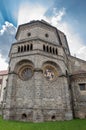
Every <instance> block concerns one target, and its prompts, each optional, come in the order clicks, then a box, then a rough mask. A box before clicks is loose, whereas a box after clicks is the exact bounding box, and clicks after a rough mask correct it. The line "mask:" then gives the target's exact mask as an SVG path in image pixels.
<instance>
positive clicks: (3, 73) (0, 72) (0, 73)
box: [0, 70, 8, 75]
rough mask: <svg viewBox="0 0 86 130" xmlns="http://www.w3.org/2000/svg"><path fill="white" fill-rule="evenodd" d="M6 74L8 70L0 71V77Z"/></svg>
mask: <svg viewBox="0 0 86 130" xmlns="http://www.w3.org/2000/svg"><path fill="white" fill-rule="evenodd" d="M7 74H8V70H2V71H0V75H7Z"/></svg>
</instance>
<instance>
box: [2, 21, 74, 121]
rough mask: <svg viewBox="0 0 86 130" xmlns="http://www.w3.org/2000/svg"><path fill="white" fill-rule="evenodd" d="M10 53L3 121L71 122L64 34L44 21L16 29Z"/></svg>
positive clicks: (68, 53)
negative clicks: (14, 41) (15, 40)
mask: <svg viewBox="0 0 86 130" xmlns="http://www.w3.org/2000/svg"><path fill="white" fill-rule="evenodd" d="M16 39H17V42H16V43H13V44H12V47H11V50H10V54H9V56H10V62H9V75H8V82H7V89H6V98H5V99H4V104H5V105H4V110H3V113H4V114H3V117H4V119H14V120H22V121H33V122H42V121H52V120H70V119H72V110H71V105H70V94H69V82H68V76H67V73H68V72H69V68H68V58H67V55H70V51H69V48H68V44H67V40H66V36H65V35H64V33H62V32H61V31H59V30H58V29H56V28H55V27H53V26H51V25H50V24H48V23H47V22H45V21H43V20H42V21H38V20H37V21H31V22H30V23H27V24H23V25H20V26H19V27H18V31H17V33H16Z"/></svg>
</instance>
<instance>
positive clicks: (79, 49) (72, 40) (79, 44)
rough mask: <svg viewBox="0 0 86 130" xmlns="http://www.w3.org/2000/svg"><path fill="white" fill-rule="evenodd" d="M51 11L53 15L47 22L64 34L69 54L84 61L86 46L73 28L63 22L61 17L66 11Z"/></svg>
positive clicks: (85, 58)
mask: <svg viewBox="0 0 86 130" xmlns="http://www.w3.org/2000/svg"><path fill="white" fill-rule="evenodd" d="M53 11H54V15H53V16H52V17H50V18H49V19H48V22H49V21H50V23H51V24H52V25H54V26H56V27H57V28H58V29H59V30H61V31H62V32H64V33H65V35H66V37H67V41H68V45H69V48H70V51H71V54H72V55H76V57H78V58H81V59H83V60H86V55H85V52H86V46H85V45H84V41H83V40H82V38H81V37H80V34H79V33H78V32H77V33H76V32H75V28H74V27H73V26H72V25H71V24H70V23H68V22H67V21H63V17H64V16H65V15H67V14H66V9H65V8H63V9H61V10H59V11H56V9H54V10H53Z"/></svg>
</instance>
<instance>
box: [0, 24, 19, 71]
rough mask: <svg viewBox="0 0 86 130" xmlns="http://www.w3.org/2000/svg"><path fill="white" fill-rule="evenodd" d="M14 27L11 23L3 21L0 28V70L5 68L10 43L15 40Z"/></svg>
mask: <svg viewBox="0 0 86 130" xmlns="http://www.w3.org/2000/svg"><path fill="white" fill-rule="evenodd" d="M15 33H16V28H15V27H14V26H13V24H11V23H9V22H5V24H4V25H3V26H2V29H1V30H0V70H3V69H7V67H8V63H7V62H6V61H7V60H8V53H9V50H10V47H11V44H12V43H13V42H14V41H15Z"/></svg>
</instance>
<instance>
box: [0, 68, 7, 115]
mask: <svg viewBox="0 0 86 130" xmlns="http://www.w3.org/2000/svg"><path fill="white" fill-rule="evenodd" d="M7 78H8V71H7V70H4V71H0V115H2V105H3V100H4V93H5V90H6V82H7Z"/></svg>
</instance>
